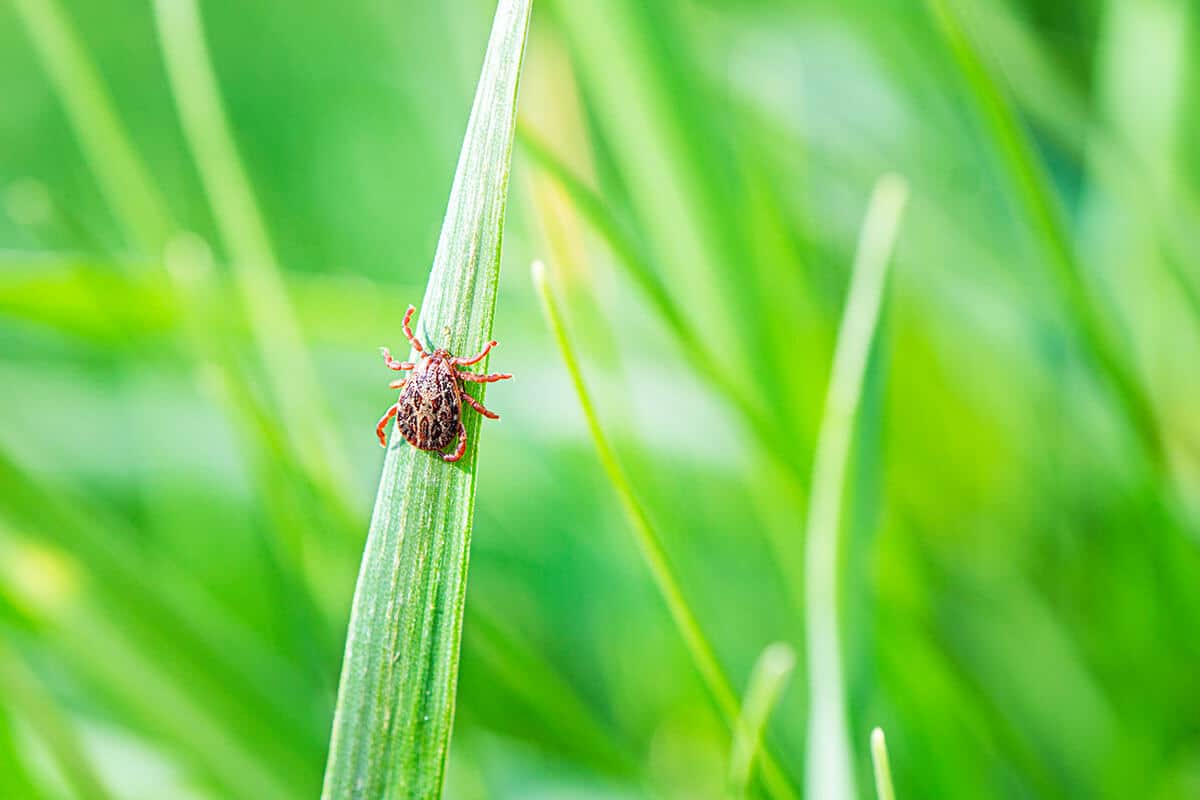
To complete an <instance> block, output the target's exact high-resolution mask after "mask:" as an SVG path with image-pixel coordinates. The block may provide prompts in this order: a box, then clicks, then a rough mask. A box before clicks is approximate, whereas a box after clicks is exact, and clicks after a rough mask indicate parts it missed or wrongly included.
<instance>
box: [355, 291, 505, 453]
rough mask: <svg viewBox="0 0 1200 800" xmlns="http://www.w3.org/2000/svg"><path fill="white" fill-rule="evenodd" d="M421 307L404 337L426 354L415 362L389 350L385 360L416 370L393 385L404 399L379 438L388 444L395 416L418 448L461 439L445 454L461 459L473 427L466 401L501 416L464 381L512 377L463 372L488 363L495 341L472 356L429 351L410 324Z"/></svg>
mask: <svg viewBox="0 0 1200 800" xmlns="http://www.w3.org/2000/svg"><path fill="white" fill-rule="evenodd" d="M415 310H416V309H414V308H413V307H412V306H409V307H408V311H407V312H406V313H405V315H404V335H405V336H407V337H408V340H409V342H411V343H412V346H413V349H415V350H416V351H417V353H418V355H419V356H420V357H419V359H418V360H417V362H416V363H415V364H411V363H409V362H407V361H396V360H395V359H393V358H392V354H391V353H389V352H388V349H387V348H386V347H385V348H383V360H384V362H385V363H386V364H387V365H388V368H389V369H393V370H396V371H405V370H412V375H410V376H409V377H408V378H406V379H405V380H401V381H396V382H394V383H392V384H391V386H392V387H393V388H396V389H399V390H400V399H399V400H397V401H396V403H395V405H393V406H392V407H391V408H389V409H388V410H387V413H385V414H384V415H383V418H382V419H380V420H379V424H378V425H377V426H376V427H375V433H376V434H377V435H378V436H379V443H380V444H381V445H384V446H386V445H387V424H388V422H390V421H391V419H392V417H395V418H396V427H397V428H399V429H400V433H401V434H402V435H403V436H404V438H405V439H407V440H408V442H409V443H410V444H411V445H412V446H413V447H416V448H418V449H421V450H434V451H441V450H445V449H446V448H447V447H449V446H450V445H451V444H453V443H454V441H455V439H456V438H457V439H458V447H457V448H456V449H455V451H454V452H453V453H451V454H444V455H443V456H442V458H443V459H445V460H446V461H458V460H459V459H460V458H462V456H463V453H465V452H466V450H467V429H466V428H464V427H463V423H462V404H463V403H464V402H465V403H467V404H468V405H470V406H471V407H472V408H474V409H475V410H476V411H478V412H479V413H480V414H483V415H484V416H485V417H488V418H490V419H499V418H500V417H499V415H498V414H493V413H492V412H491V411H488V410H487V409H486V408H484V407H483V404H482V403H480V402H479V401H478V400H476V399H474V398H473V397H471V396H470V395H469V394H466V393H465V392H463V390H462V381H464V380H468V381H474V382H476V383H492V382H493V381H501V380H505V379H506V378H511V377H512V375H508V374H501V373H497V374H494V375H480V374H477V373H474V372H468V371H465V370H464V371H461V372H460V371H459V368H460V367H465V366H469V365H471V364H477V363H479V362H480V361H482V360H483V358H484V356H486V355H487V354H488V352H489V351H490V350H491V349H492V348H493V347H495V346H496V343H495V342H488V344H487V346H486V347H484V348H483V351H482V352H481V353H479V355H477V356H474V357H472V358H455V357H454V356H452V355H450V354H449V353H448V352H446V351H445V350H434V351H433V353H427V352H425V348H424V347H423V346H422V345H421V343H420V342H419V341H418V340H417V337H415V336H413V332H412V329H411V328H410V327H409V321H410V320H411V319H412V315H413V312H414V311H415Z"/></svg>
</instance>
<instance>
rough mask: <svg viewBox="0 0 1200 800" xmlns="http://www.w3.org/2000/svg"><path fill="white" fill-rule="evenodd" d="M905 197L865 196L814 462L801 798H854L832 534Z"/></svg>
mask: <svg viewBox="0 0 1200 800" xmlns="http://www.w3.org/2000/svg"><path fill="white" fill-rule="evenodd" d="M907 196H908V186H907V184H906V183H905V182H904V180H903V179H902V178H899V177H897V176H893V175H885V176H884V177H882V178H880V179H879V181H878V182H877V183H876V185H875V190H874V191H873V192H872V194H871V201H870V205H869V207H868V208H867V216H866V220H865V221H864V222H863V228H862V233H861V235H860V238H859V243H858V254H857V256H856V258H855V262H854V272H853V274H852V275H851V278H850V292H849V297H848V299H847V301H846V311H845V314H844V316H843V317H842V324H841V327H840V329H839V331H838V338H837V346H836V349H835V351H834V355H833V370H832V373H831V375H830V379H829V389H828V393H827V395H826V398H825V412H824V415H823V417H822V420H821V428H820V431H819V433H818V435H817V447H816V453H815V454H814V456H813V482H812V495H811V500H810V502H809V515H808V530H807V538H806V542H805V592H806V595H807V604H806V611H807V634H808V637H807V638H808V678H809V723H808V760H807V769H806V772H805V783H806V791H805V796H807V797H820V798H828V799H829V800H852V799H853V798H855V797H857V793H856V790H855V785H854V783H855V782H854V769H853V759H852V756H851V749H850V737H849V735H848V733H847V730H846V724H847V720H846V700H845V694H844V692H845V689H844V682H843V676H842V658H841V643H840V637H839V634H838V608H837V606H838V603H837V572H838V531H839V528H840V527H841V511H842V497H843V494H844V493H845V488H846V473H847V466H848V463H849V457H850V445H851V442H852V441H853V437H854V429H855V421H856V417H857V415H858V408H859V405H860V402H861V400H862V389H863V380H864V376H865V374H866V369H867V361H868V357H869V355H870V352H871V347H872V344H873V342H874V340H875V331H876V328H877V326H878V321H879V310H880V306H881V304H882V301H883V291H884V286H885V283H886V278H887V267H888V262H889V260H890V259H891V253H892V247H893V245H894V243H895V240H896V234H897V232H898V230H899V225H900V215H901V212H902V211H903V209H904V204H905V202H906V200H907Z"/></svg>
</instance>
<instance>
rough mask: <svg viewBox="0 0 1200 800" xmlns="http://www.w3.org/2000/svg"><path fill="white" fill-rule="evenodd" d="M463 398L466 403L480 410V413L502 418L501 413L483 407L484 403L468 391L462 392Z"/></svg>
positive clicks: (488, 416)
mask: <svg viewBox="0 0 1200 800" xmlns="http://www.w3.org/2000/svg"><path fill="white" fill-rule="evenodd" d="M462 399H463V402H464V403H466V404H467V405H469V406H470V407H471V408H473V409H475V410H476V411H478V412H479V413H480V414H483V415H484V416H485V417H487V418H488V419H500V415H499V414H497V413H496V412H495V411H488V410H487V409H486V408H484V407H483V403H481V402H479V401H478V400H476V399H475V398H474V397H471V395H469V394H467V393H466V392H463V393H462Z"/></svg>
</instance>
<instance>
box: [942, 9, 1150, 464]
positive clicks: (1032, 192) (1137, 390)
mask: <svg viewBox="0 0 1200 800" xmlns="http://www.w3.org/2000/svg"><path fill="white" fill-rule="evenodd" d="M927 2H928V4H929V7H930V10H931V12H932V14H933V16H934V18H935V19H936V21H937V23H938V27H939V28H940V30H941V32H942V35H943V37H944V38H945V40H946V42H947V44H948V45H949V46H950V49H951V51H952V52H953V54H954V57H955V59H956V60H957V62H958V66H959V69H960V70H961V71H962V73H963V77H964V78H965V79H966V82H967V85H968V87H969V88H970V91H971V93H972V94H973V95H974V97H975V102H976V104H977V105H978V106H979V110H980V112H981V113H982V114H983V116H984V118H985V121H986V123H987V127H988V131H989V133H990V134H991V137H992V139H993V140H994V143H995V147H996V148H997V150H998V151H999V153H1000V156H1001V157H1002V158H1003V160H1004V165H1005V167H1007V170H1006V172H1007V173H1008V174H1009V175H1010V176H1011V177H1012V180H1013V181H1014V183H1015V189H1016V192H1017V196H1018V198H1019V200H1020V202H1021V205H1022V207H1023V211H1024V214H1025V216H1026V218H1027V221H1028V224H1029V226H1030V228H1031V229H1032V230H1033V231H1034V233H1035V235H1036V236H1037V237H1038V238H1039V240H1040V242H1041V246H1042V248H1043V249H1044V250H1045V253H1046V258H1047V259H1048V261H1049V263H1050V265H1051V266H1052V267H1053V269H1054V274H1055V278H1056V279H1057V281H1058V285H1059V290H1060V291H1061V292H1062V295H1063V299H1064V301H1065V303H1066V307H1067V310H1068V312H1069V313H1070V314H1071V316H1072V318H1073V320H1074V322H1075V324H1076V326H1077V327H1078V329H1079V336H1080V339H1081V343H1082V344H1083V346H1084V348H1085V349H1086V351H1087V353H1088V354H1089V355H1090V356H1091V358H1092V360H1093V361H1095V363H1096V365H1097V366H1098V367H1099V368H1100V371H1101V372H1102V373H1103V374H1104V376H1105V377H1106V378H1107V380H1108V382H1109V384H1110V386H1111V388H1112V390H1113V392H1114V393H1115V394H1116V397H1117V400H1118V401H1119V402H1120V404H1121V405H1122V407H1123V409H1124V411H1125V414H1126V416H1127V417H1128V419H1129V422H1130V424H1131V425H1132V427H1133V429H1134V431H1135V432H1136V434H1137V436H1138V438H1139V440H1140V442H1141V445H1142V447H1143V449H1144V450H1145V452H1146V454H1147V457H1148V458H1149V460H1150V462H1151V463H1152V464H1153V465H1154V466H1155V467H1156V468H1158V469H1162V468H1163V467H1165V461H1164V459H1165V453H1164V450H1163V448H1164V442H1163V439H1162V431H1161V430H1160V428H1159V421H1158V418H1157V415H1156V413H1155V410H1154V406H1153V403H1152V402H1151V400H1150V397H1149V396H1148V395H1147V393H1146V391H1145V389H1144V387H1143V386H1142V384H1141V383H1140V381H1139V380H1138V376H1137V373H1136V372H1135V370H1134V368H1133V367H1131V366H1130V364H1129V360H1128V357H1127V356H1126V355H1125V354H1124V353H1123V352H1122V349H1121V348H1120V347H1118V345H1117V344H1116V343H1115V342H1114V340H1113V338H1112V334H1111V332H1110V330H1109V327H1108V325H1107V324H1106V323H1105V320H1104V315H1103V312H1102V311H1101V310H1100V309H1099V308H1098V307H1097V304H1096V303H1095V301H1094V300H1093V299H1092V297H1091V295H1090V293H1089V291H1088V288H1087V285H1086V282H1085V278H1084V267H1083V264H1082V263H1080V260H1079V256H1078V254H1077V253H1076V251H1075V246H1074V244H1073V242H1072V239H1071V234H1070V232H1069V230H1068V229H1067V225H1066V223H1065V221H1064V220H1063V216H1062V210H1061V209H1060V208H1059V205H1058V201H1057V198H1056V197H1055V195H1054V191H1053V188H1052V187H1051V185H1050V179H1049V177H1048V176H1047V175H1046V172H1045V168H1044V167H1043V166H1042V164H1041V163H1040V162H1039V161H1038V158H1037V155H1036V154H1035V152H1034V149H1033V145H1032V143H1031V142H1030V141H1029V137H1028V134H1027V133H1026V132H1025V130H1024V128H1023V127H1022V126H1021V123H1020V121H1019V119H1018V118H1017V115H1016V113H1015V112H1014V111H1013V108H1012V105H1011V104H1010V103H1009V102H1008V100H1007V98H1006V97H1005V95H1004V93H1003V91H1002V90H1001V88H1000V85H999V83H998V81H997V79H996V78H995V77H994V76H993V75H992V73H991V72H990V70H989V69H988V66H987V64H986V63H985V62H984V60H983V58H981V57H980V55H979V53H978V51H977V49H976V46H975V44H974V43H973V42H972V41H971V39H970V38H969V37H968V36H967V34H966V32H965V31H964V29H963V26H962V25H961V24H960V23H959V20H958V17H957V15H956V12H955V11H954V9H952V8H951V3H950V2H948V0H927Z"/></svg>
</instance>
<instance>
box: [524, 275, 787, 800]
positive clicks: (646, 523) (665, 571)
mask: <svg viewBox="0 0 1200 800" xmlns="http://www.w3.org/2000/svg"><path fill="white" fill-rule="evenodd" d="M533 283H534V286H535V287H536V288H537V291H538V295H539V296H540V298H541V301H542V309H543V310H544V311H545V314H546V321H547V323H548V324H549V326H550V331H551V333H552V334H553V335H554V339H555V341H556V342H557V343H558V347H559V350H560V351H561V353H562V357H563V362H564V363H565V364H566V367H567V372H568V374H570V376H571V383H572V385H573V386H574V387H575V393H576V395H577V396H578V398H579V405H580V407H581V408H582V409H583V416H584V419H585V420H586V421H587V426H588V431H589V432H590V433H591V436H592V442H593V443H594V444H595V446H596V452H597V455H598V456H599V457H600V464H601V466H602V467H603V468H604V472H605V473H606V474H607V476H608V479H609V482H610V483H612V486H613V489H614V490H615V491H616V493H617V497H618V498H619V499H620V501H621V506H622V507H623V508H624V509H625V513H626V515H627V516H628V517H629V522H630V525H631V527H632V528H633V534H634V540H635V541H636V542H637V545H638V548H639V550H640V551H641V554H642V557H643V558H644V559H645V560H646V566H647V567H648V568H649V570H650V576H651V577H652V578H653V579H654V583H655V585H656V586H657V587H658V590H659V592H660V593H661V594H662V596H663V600H664V601H665V602H666V604H667V610H668V612H669V613H670V614H671V619H672V620H673V621H674V623H675V627H676V628H678V630H679V633H680V635H681V636H682V637H683V641H684V644H685V645H686V646H687V650H688V654H689V655H690V656H691V658H692V662H693V663H694V664H695V666H696V670H697V671H698V672H699V673H700V678H701V680H703V681H704V685H705V687H706V688H707V689H708V691H709V694H711V695H712V698H713V701H714V703H715V704H716V706H717V711H718V712H719V713H720V715H721V717H722V718H723V719H724V720H725V722H726V724H728V725H730V726H731V727H733V726H735V725H736V724H737V719H738V716H739V709H738V701H737V696H736V695H735V694H734V691H733V687H732V685H731V684H730V682H729V678H728V677H726V675H725V672H724V670H722V668H721V665H720V663H719V662H718V661H717V655H716V652H715V651H714V650H713V646H712V644H711V643H710V642H709V641H708V637H707V636H706V635H705V634H704V631H703V630H702V629H701V627H700V622H699V620H697V619H696V614H695V612H694V611H692V608H691V606H690V605H689V604H688V601H687V598H686V597H685V596H684V594H683V588H682V587H681V586H680V584H679V579H678V578H677V577H676V575H675V568H674V567H673V566H672V564H671V560H670V558H669V557H668V556H667V552H666V550H665V549H664V548H663V544H662V539H661V537H660V536H659V535H658V532H657V531H656V530H655V528H654V526H653V525H652V524H651V522H650V517H649V515H648V514H647V513H646V509H645V508H644V507H643V506H642V504H641V501H640V500H638V498H637V495H636V494H635V493H634V491H633V485H632V484H631V483H630V482H629V478H628V477H627V476H626V475H625V470H624V469H623V468H622V467H621V463H620V461H618V460H617V454H616V451H614V450H613V449H612V445H610V444H609V442H608V437H607V436H605V435H604V430H603V428H601V427H600V418H599V416H597V414H596V407H595V406H594V405H593V404H592V398H591V395H590V394H589V393H588V390H587V385H586V384H585V383H584V381H583V373H582V371H581V370H580V368H579V361H578V360H577V359H576V357H575V350H574V348H572V346H571V343H570V340H568V339H567V332H566V328H565V326H564V325H563V321H562V315H561V314H560V313H559V311H558V304H557V302H556V301H555V299H554V295H553V292H552V291H551V289H550V285H549V283H548V282H547V279H546V269H545V266H544V265H543V264H542V263H541V262H540V261H539V262H534V264H533ZM763 777H764V782H765V783H766V785H767V789H768V791H770V793H771V795H772V796H773V797H794V796H795V792H794V791H793V789H792V787H791V786H790V784H789V783H788V780H787V778H786V777H785V775H784V773H783V771H782V769H781V768H780V767H779V764H778V762H777V761H776V760H775V758H774V756H772V755H771V754H770V753H769V752H766V753H763Z"/></svg>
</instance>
